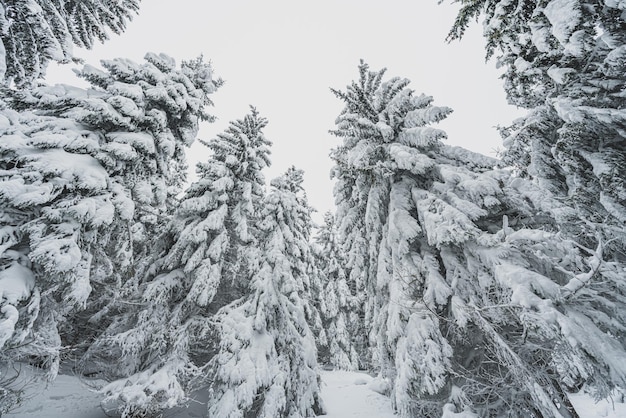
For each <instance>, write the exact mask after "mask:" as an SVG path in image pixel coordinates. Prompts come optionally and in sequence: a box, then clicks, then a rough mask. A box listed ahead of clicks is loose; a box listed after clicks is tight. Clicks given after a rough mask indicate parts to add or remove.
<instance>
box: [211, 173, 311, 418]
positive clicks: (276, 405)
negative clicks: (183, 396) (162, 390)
mask: <svg viewBox="0 0 626 418" xmlns="http://www.w3.org/2000/svg"><path fill="white" fill-rule="evenodd" d="M301 181H302V171H301V170H296V169H290V170H289V171H288V172H287V174H285V175H283V176H281V177H278V178H277V179H274V180H272V183H271V185H272V191H271V192H270V193H269V194H268V196H267V197H266V199H265V201H264V205H263V209H262V213H261V223H260V224H259V229H260V230H259V233H260V240H259V253H258V257H259V269H258V270H257V271H256V272H254V275H253V276H252V279H251V281H250V286H249V293H248V295H246V296H244V297H243V298H241V299H240V300H238V301H235V302H233V303H232V304H230V305H228V306H226V307H224V308H222V309H221V310H220V311H219V312H218V314H217V316H216V320H217V321H218V322H219V335H220V336H221V341H220V347H219V352H218V354H217V355H216V356H215V358H214V359H213V360H212V366H213V369H214V373H215V380H214V381H213V385H212V391H211V398H210V399H209V416H216V417H217V416H219V417H224V418H234V417H243V416H254V417H259V418H270V417H312V416H315V415H317V414H319V413H321V412H322V406H321V400H320V397H319V377H318V374H317V370H316V369H317V363H316V355H317V353H316V348H315V341H314V337H313V333H312V331H311V329H310V328H309V326H308V324H307V319H306V311H307V307H306V305H307V303H308V302H307V300H306V299H307V298H308V296H309V295H308V294H307V289H306V283H307V281H308V280H309V278H308V277H307V274H308V273H307V269H306V266H305V265H304V264H305V263H304V260H306V259H307V258H308V257H309V254H310V243H309V241H308V239H307V236H306V235H307V231H306V228H305V226H306V222H303V221H304V220H306V218H307V217H308V216H309V208H308V207H307V206H305V205H303V204H302V198H303V196H302V188H301Z"/></svg>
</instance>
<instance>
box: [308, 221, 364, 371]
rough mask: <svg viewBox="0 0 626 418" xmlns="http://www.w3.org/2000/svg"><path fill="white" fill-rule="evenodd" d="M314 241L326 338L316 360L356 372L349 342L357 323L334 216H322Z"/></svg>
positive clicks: (352, 348)
mask: <svg viewBox="0 0 626 418" xmlns="http://www.w3.org/2000/svg"><path fill="white" fill-rule="evenodd" d="M315 242H316V244H317V247H316V256H317V259H318V263H319V265H320V269H321V273H322V278H323V289H322V292H321V294H320V295H319V298H320V299H321V302H322V303H321V304H320V305H321V316H322V322H323V328H324V330H325V337H326V341H325V344H324V345H323V346H322V347H321V350H320V351H321V352H320V359H321V361H322V362H325V363H328V364H330V365H331V366H332V367H334V368H337V369H343V370H357V369H358V368H359V357H358V354H357V352H356V349H355V348H354V342H353V340H354V338H355V334H356V332H357V329H356V327H354V324H355V323H358V317H357V316H356V311H357V306H356V302H357V301H356V298H355V296H354V295H353V294H352V290H351V289H350V286H349V285H348V282H347V280H346V272H345V268H344V265H345V261H344V258H345V257H344V254H343V251H341V248H340V246H339V242H338V236H337V226H336V223H335V217H334V215H333V214H332V213H331V212H326V213H325V214H324V224H323V225H321V226H320V227H319V229H318V233H317V235H316V237H315ZM319 346H320V344H319V343H318V347H319Z"/></svg>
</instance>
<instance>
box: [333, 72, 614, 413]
mask: <svg viewBox="0 0 626 418" xmlns="http://www.w3.org/2000/svg"><path fill="white" fill-rule="evenodd" d="M364 66H365V65H364V64H361V67H360V74H361V78H360V80H359V81H358V82H355V83H353V84H351V85H350V86H348V89H347V91H346V92H340V94H337V95H338V96H339V97H340V98H342V99H343V100H344V101H345V102H346V107H345V109H344V111H343V112H342V114H341V115H340V116H339V118H338V120H337V123H338V130H337V134H338V136H340V137H342V138H343V139H344V142H343V145H342V146H340V147H339V148H337V150H336V151H335V153H334V157H335V159H336V161H337V162H338V166H337V167H336V168H335V170H336V171H335V172H336V173H337V172H339V173H340V174H342V175H343V174H344V173H349V174H352V175H353V176H355V177H356V178H354V179H353V182H354V184H359V183H358V182H359V177H360V180H361V183H360V184H362V185H363V186H362V187H369V186H370V184H371V183H372V182H375V181H380V180H378V179H377V177H378V176H384V177H385V178H387V179H388V184H389V187H388V189H387V194H384V195H381V194H372V193H371V192H368V193H367V194H365V193H363V192H362V191H359V190H356V191H355V193H354V194H355V195H357V194H358V195H366V196H367V201H365V202H364V205H365V206H366V207H368V206H369V207H370V208H373V207H376V208H380V207H383V208H384V209H378V210H379V211H381V212H382V211H383V210H384V212H382V215H384V216H382V215H379V219H380V220H381V221H382V226H374V225H369V224H368V223H366V228H367V229H366V230H365V231H364V233H365V234H368V233H369V231H370V230H374V231H378V230H380V231H381V232H380V241H379V243H378V248H379V251H378V257H377V258H376V259H375V263H376V264H375V265H374V267H375V271H376V274H375V275H374V276H370V277H369V278H368V279H369V280H370V281H373V282H374V285H373V286H374V288H375V293H370V294H368V296H367V297H368V299H370V301H371V302H369V303H370V304H371V305H374V306H375V308H374V309H373V310H374V312H375V313H376V315H375V316H374V318H373V329H374V331H373V336H374V338H371V344H372V346H373V347H372V348H373V349H374V351H376V352H377V355H376V359H377V361H378V370H379V371H380V372H381V374H382V375H383V377H386V378H389V379H390V380H391V383H392V385H391V388H392V393H391V395H392V401H393V404H394V406H395V407H396V409H397V410H398V412H399V413H400V414H401V416H406V417H413V416H424V417H439V416H442V415H444V414H449V413H455V411H456V413H462V412H463V413H465V414H466V415H468V416H475V415H474V414H477V415H478V416H498V417H500V416H509V417H521V416H537V417H576V412H575V411H574V410H573V408H572V407H571V404H570V403H569V401H568V398H567V396H566V395H565V391H566V390H575V388H577V387H580V386H581V385H582V384H586V385H588V387H589V388H593V390H595V391H596V393H597V394H598V395H599V396H603V395H606V394H607V393H608V390H610V389H611V388H613V387H615V386H619V385H622V384H623V382H624V377H626V374H625V373H624V371H625V370H624V367H623V366H622V364H621V362H619V361H617V359H619V358H623V356H624V354H626V353H625V350H624V347H625V345H624V341H623V339H622V338H620V337H616V336H617V335H621V332H622V331H621V330H622V329H623V328H624V324H625V322H624V316H623V310H622V308H618V306H622V305H623V303H624V301H626V299H625V298H624V295H626V293H625V290H626V287H625V286H624V283H623V281H622V280H621V279H620V276H621V275H622V274H623V272H624V268H623V266H621V265H620V264H619V263H616V262H612V261H607V260H606V259H604V257H603V255H602V249H603V245H602V244H601V243H600V244H598V246H597V247H596V248H588V247H584V246H582V245H581V244H579V243H578V242H576V241H573V240H571V239H569V238H567V237H565V236H564V235H562V234H561V233H560V232H559V228H560V225H561V223H562V222H563V219H564V218H567V217H568V216H571V211H572V210H571V209H568V207H567V206H564V205H563V204H562V203H561V202H560V200H559V199H557V198H555V197H554V196H553V195H552V194H551V193H550V192H548V191H547V190H545V189H543V188H541V187H539V186H537V185H535V184H533V183H531V182H528V181H526V180H523V179H520V178H516V177H515V176H512V175H511V172H510V171H507V170H502V169H495V168H494V166H495V165H496V161H495V160H492V159H489V158H487V157H483V156H480V155H477V154H473V153H471V152H469V151H465V150H463V149H460V148H453V147H447V146H445V145H443V144H442V143H441V142H440V139H441V138H443V137H444V133H443V132H442V131H440V130H436V129H433V128H431V127H428V126H427V125H428V124H429V123H433V122H436V121H438V120H440V119H441V118H442V117H445V115H446V114H447V113H449V109H447V108H438V107H435V106H432V105H431V104H430V103H431V101H432V98H430V97H426V96H423V95H422V96H415V95H414V94H413V91H412V90H410V89H408V88H407V87H406V85H407V84H408V82H406V81H404V80H400V79H391V80H390V81H389V82H386V83H383V82H378V81H376V80H381V79H382V72H371V71H368V69H367V67H366V66H365V68H364ZM372 80H373V81H374V82H373V81H372ZM376 84H377V86H376V87H375V88H372V89H368V87H369V86H373V85H376ZM381 103H386V104H385V106H382V109H381V108H378V109H379V110H378V111H377V112H372V111H371V109H376V108H377V107H376V106H380V104H381ZM345 177H347V175H344V176H340V177H339V179H342V178H345ZM340 187H341V183H340ZM339 190H341V188H339ZM372 200H373V202H374V204H375V205H373V204H372V202H371V201H372ZM340 202H341V201H340ZM374 219H375V218H374ZM370 236H371V235H370ZM374 236H376V235H374ZM346 237H348V239H349V238H350V237H349V236H348V235H346ZM370 268H371V267H370ZM609 289H612V290H609ZM602 347H605V348H606V349H603V348H602Z"/></svg>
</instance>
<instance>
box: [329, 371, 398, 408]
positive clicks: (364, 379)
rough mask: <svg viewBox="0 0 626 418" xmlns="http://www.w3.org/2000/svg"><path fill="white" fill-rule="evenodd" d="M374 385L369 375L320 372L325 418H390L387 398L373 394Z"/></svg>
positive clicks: (389, 404)
mask: <svg viewBox="0 0 626 418" xmlns="http://www.w3.org/2000/svg"><path fill="white" fill-rule="evenodd" d="M376 386H378V385H377V382H376V381H375V380H374V379H373V378H372V377H371V376H369V375H367V374H364V373H356V372H344V371H323V372H322V399H324V404H325V405H326V410H327V415H324V417H325V418H352V417H354V418H392V417H396V418H397V415H395V414H394V413H393V411H392V409H391V402H390V401H389V398H388V397H386V396H383V395H381V394H380V393H377V392H374V390H372V389H375V390H376V389H377V387H376Z"/></svg>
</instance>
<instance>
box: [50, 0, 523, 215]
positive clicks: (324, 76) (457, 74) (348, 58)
mask: <svg viewBox="0 0 626 418" xmlns="http://www.w3.org/2000/svg"><path fill="white" fill-rule="evenodd" d="M455 10H456V7H455V6H451V5H449V4H442V5H437V0H385V1H382V0H379V1H374V0H316V1H311V2H305V1H300V0H228V1H215V2H205V1H198V0H177V1H176V2H174V1H164V0H143V2H142V4H141V9H140V12H139V15H138V16H136V17H135V19H134V20H133V21H132V22H130V24H129V25H128V29H127V31H126V32H125V33H124V34H122V35H121V36H115V35H112V37H111V39H110V40H109V41H108V42H106V43H105V44H102V45H98V46H96V47H95V48H94V49H93V50H92V51H85V52H82V51H81V52H80V53H79V54H78V55H79V56H81V57H82V58H85V60H86V61H87V62H88V63H90V64H94V65H97V64H98V60H99V59H103V58H104V59H110V58H117V57H123V58H130V59H132V60H135V61H142V58H143V55H144V54H145V53H146V52H148V51H150V52H157V53H158V52H164V53H166V54H168V55H171V56H173V57H174V58H176V59H177V61H178V62H180V60H181V59H191V58H195V57H196V56H198V55H199V54H204V56H205V58H206V59H208V60H210V61H211V62H212V63H213V67H214V70H215V73H216V74H217V75H218V76H220V77H222V78H223V79H224V80H225V81H226V84H225V85H224V86H223V87H222V88H221V89H220V90H219V91H218V92H217V93H216V94H214V95H213V101H214V103H215V107H214V108H213V109H210V111H211V113H212V114H214V115H215V116H217V117H218V121H217V122H216V123H213V124H207V125H205V126H203V127H202V128H201V131H200V137H201V138H203V139H207V140H208V139H211V138H213V137H214V136H215V135H216V134H217V133H219V132H221V131H223V130H224V129H225V128H226V126H227V124H228V122H229V121H230V120H233V119H237V118H241V117H243V116H244V115H245V114H246V113H247V111H248V105H249V104H252V105H254V106H256V107H257V109H258V110H259V112H260V113H261V114H262V115H263V116H265V117H267V118H268V119H269V121H270V123H269V125H268V127H267V128H266V130H265V133H266V136H267V138H268V139H270V140H271V141H272V142H273V143H274V145H273V149H272V152H273V154H272V161H273V165H272V167H271V168H270V169H269V170H268V171H267V173H266V178H267V179H268V180H269V179H270V178H272V177H275V176H277V175H279V174H281V173H282V172H283V171H284V170H286V169H287V167H289V166H290V165H295V166H297V167H299V168H302V169H304V170H305V187H306V190H307V193H308V197H309V201H310V202H311V204H312V205H313V206H314V207H315V208H317V209H318V211H319V213H320V214H321V213H323V212H324V211H326V210H329V209H332V208H333V198H332V184H331V182H330V179H329V171H330V168H331V166H332V162H331V160H330V159H329V158H328V154H329V151H330V149H331V148H333V147H335V146H336V145H337V144H338V143H339V142H338V140H337V139H336V138H335V137H333V136H331V135H330V134H329V133H328V130H329V129H333V128H334V121H335V118H336V116H337V115H338V114H339V112H340V110H341V108H342V105H341V102H339V100H338V99H336V98H335V97H334V96H333V95H332V94H331V93H330V90H329V87H334V88H341V89H343V88H344V87H345V86H346V85H347V84H349V83H350V81H351V80H353V79H355V78H356V77H357V75H358V71H357V65H358V63H359V59H361V58H363V59H365V61H366V62H368V63H369V64H370V67H371V68H372V69H374V70H377V69H380V68H382V67H387V68H388V71H387V76H389V77H391V76H401V77H406V78H409V79H410V80H411V81H412V84H411V86H412V87H413V89H415V90H416V91H417V92H418V93H422V92H423V93H426V94H429V95H432V96H434V97H435V104H438V105H445V106H449V107H451V108H453V109H454V113H453V114H452V115H451V116H450V117H449V118H448V119H447V120H446V121H444V122H442V123H441V124H440V126H441V127H442V128H443V129H445V130H446V131H447V132H448V136H449V139H448V141H447V142H448V143H449V144H453V145H460V146H463V147H466V148H469V149H472V150H474V151H478V152H482V153H484V154H488V155H494V154H493V151H494V149H495V148H497V147H499V146H500V138H499V136H498V134H497V132H496V130H495V129H494V126H496V125H498V124H500V125H506V124H508V123H510V122H511V121H512V120H513V119H514V118H515V117H517V116H519V115H520V114H521V113H520V112H519V111H518V110H516V109H515V108H512V107H510V106H508V105H507V104H506V101H505V98H504V93H503V91H502V83H501V81H500V80H499V79H498V74H499V73H498V72H497V70H496V69H495V63H494V62H489V63H486V64H485V62H484V55H485V52H484V49H483V45H484V41H483V40H482V37H481V28H480V25H478V24H476V25H474V27H473V28H472V29H471V30H469V31H468V33H467V35H466V38H465V39H464V40H463V41H461V42H454V43H452V44H447V43H446V42H445V37H446V34H447V33H448V30H449V28H450V26H451V25H452V23H453V21H454V17H455ZM69 68H71V66H65V68H64V69H56V68H53V66H51V67H50V69H49V72H48V74H49V77H48V81H49V82H58V81H60V80H62V81H63V82H66V83H68V84H71V83H72V82H74V80H75V79H74V78H73V77H72V76H70V70H69ZM206 155H207V154H206V152H205V150H204V149H203V147H202V146H201V145H200V144H199V143H198V144H197V145H196V146H194V147H193V148H192V150H191V151H190V152H189V153H188V156H189V160H190V165H191V166H192V167H193V166H194V165H195V162H196V161H198V160H199V159H203V158H205V157H206ZM316 219H318V220H319V219H320V217H319V216H316Z"/></svg>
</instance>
